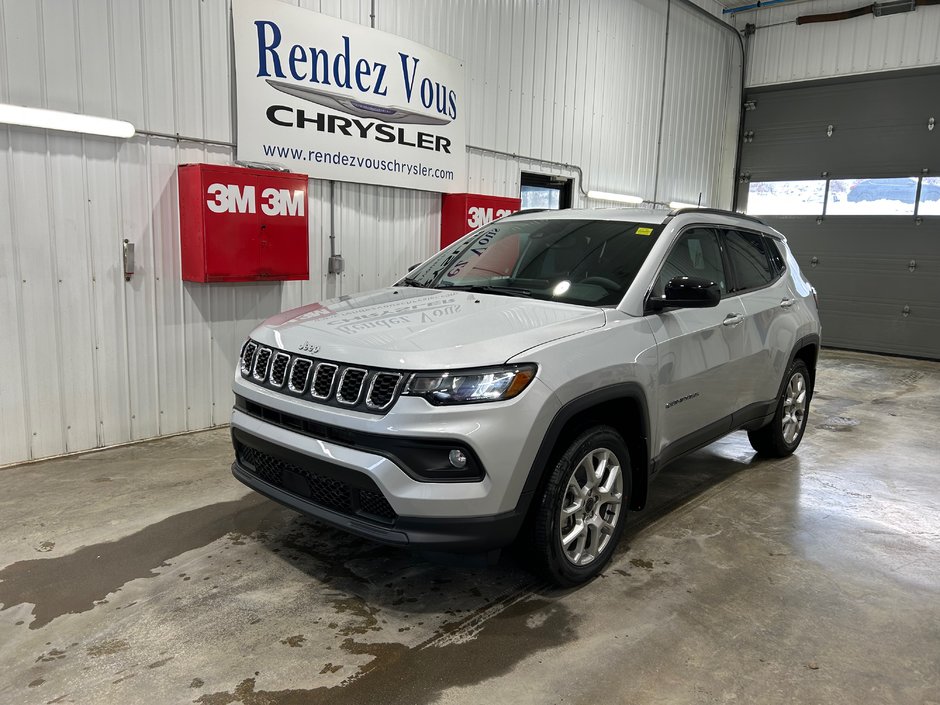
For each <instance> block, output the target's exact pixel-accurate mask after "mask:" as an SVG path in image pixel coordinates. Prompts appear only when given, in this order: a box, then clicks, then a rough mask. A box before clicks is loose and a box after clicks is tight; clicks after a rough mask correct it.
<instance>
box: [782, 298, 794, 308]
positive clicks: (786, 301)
mask: <svg viewBox="0 0 940 705" xmlns="http://www.w3.org/2000/svg"><path fill="white" fill-rule="evenodd" d="M795 303H796V299H782V300H781V301H780V308H790V307H791V306H792V305H793V304H795Z"/></svg>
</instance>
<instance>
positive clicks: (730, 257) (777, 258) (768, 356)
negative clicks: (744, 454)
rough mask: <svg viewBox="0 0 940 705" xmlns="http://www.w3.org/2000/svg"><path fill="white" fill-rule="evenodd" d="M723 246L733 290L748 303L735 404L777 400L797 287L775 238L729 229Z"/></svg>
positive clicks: (791, 331)
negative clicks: (787, 272)
mask: <svg viewBox="0 0 940 705" xmlns="http://www.w3.org/2000/svg"><path fill="white" fill-rule="evenodd" d="M722 237H723V240H724V250H725V254H726V256H727V261H728V263H729V264H730V269H731V281H732V284H731V287H732V292H733V293H734V294H736V295H737V296H738V297H740V300H741V302H742V304H743V306H744V313H745V321H744V324H743V326H742V329H743V332H744V336H745V344H744V351H745V357H744V358H743V359H742V360H741V367H740V370H741V374H740V377H739V378H738V380H737V384H736V385H735V389H736V392H737V401H736V404H735V406H736V409H735V411H737V410H739V409H745V410H746V409H748V407H751V406H752V405H754V404H761V403H762V402H770V401H773V400H774V399H775V398H776V396H777V393H778V391H779V387H780V382H781V380H782V379H783V374H784V372H785V369H784V368H785V367H786V365H787V362H788V361H789V357H790V352H791V351H792V350H793V346H794V344H795V343H796V329H797V319H796V315H795V310H796V309H794V306H795V305H796V303H797V298H796V294H795V292H793V291H791V290H790V286H789V281H790V279H789V277H787V276H785V268H786V263H785V262H784V260H783V257H782V254H781V252H780V250H779V248H778V247H777V245H776V244H775V243H774V242H773V239H772V238H770V237H768V236H766V235H763V234H761V233H758V232H752V231H748V230H741V229H725V230H724V231H723V232H722Z"/></svg>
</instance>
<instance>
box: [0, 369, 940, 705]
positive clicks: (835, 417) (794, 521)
mask: <svg viewBox="0 0 940 705" xmlns="http://www.w3.org/2000/svg"><path fill="white" fill-rule="evenodd" d="M938 434H940V364H936V363H928V362H917V361H911V360H900V359H892V358H884V357H874V356H867V355H860V354H852V353H843V352H832V351H827V352H825V354H824V358H823V360H822V361H821V364H820V372H819V383H818V386H817V395H816V399H815V402H814V406H813V411H812V415H811V418H810V423H809V427H808V429H807V432H806V437H805V438H804V440H803V445H802V446H801V448H800V449H799V451H798V452H797V454H796V456H794V457H791V458H788V459H786V460H782V461H773V462H771V461H759V460H756V459H755V458H754V457H753V453H752V452H751V449H750V447H749V446H748V444H747V438H746V437H745V436H744V434H740V433H739V434H734V435H732V436H729V437H728V438H726V439H725V440H723V441H721V442H719V443H717V444H715V445H713V446H710V447H709V448H706V449H704V450H702V451H699V452H698V453H696V454H694V455H693V456H690V457H688V458H686V459H685V460H682V461H680V462H679V463H677V464H675V465H673V466H672V467H670V468H668V469H667V470H665V471H663V473H662V475H661V477H660V478H659V479H658V482H657V483H656V485H655V487H654V489H653V497H652V501H651V506H650V507H649V508H648V509H647V510H646V511H644V512H643V513H641V514H635V515H633V516H632V517H631V524H630V525H629V526H628V528H627V532H626V534H625V536H624V541H623V542H622V544H621V546H620V548H619V550H618V553H617V555H616V556H615V558H614V561H613V562H612V564H611V565H610V567H609V568H608V569H607V571H606V573H605V574H604V575H603V576H602V577H600V578H598V579H597V580H596V581H594V582H593V583H591V584H590V585H587V586H584V587H582V588H580V589H578V590H572V591H557V590H551V589H547V588H546V587H545V586H544V585H542V584H541V583H539V582H538V581H537V580H535V579H534V578H533V577H532V576H531V575H529V574H528V573H526V572H525V571H524V570H523V569H522V568H521V567H520V566H519V565H518V564H517V563H516V561H515V559H514V558H512V557H509V556H507V557H504V558H503V559H502V560H501V562H500V564H499V565H497V566H495V567H490V568H487V567H480V566H474V565H473V564H472V563H468V562H467V561H466V560H462V561H461V560H453V561H440V560H437V561H434V562H429V561H428V560H425V559H423V558H421V557H419V556H416V555H413V554H411V553H408V552H405V551H400V550H396V549H391V548H385V547H381V546H376V545H373V544H370V543H367V542H365V541H361V540H359V539H356V538H352V537H350V536H347V535H345V534H343V533H340V532H337V531H333V530H330V529H326V528H323V527H321V526H318V525H316V524H314V523H313V522H311V521H309V520H307V519H304V518H303V517H301V516H299V515H297V514H296V513H294V512H291V511H289V510H286V509H283V508H281V507H280V506H279V505H277V504H274V503H273V502H270V501H268V500H266V499H264V498H262V497H260V496H259V495H256V494H254V493H251V492H250V491H248V490H247V489H246V488H244V487H243V486H242V485H241V484H239V483H238V482H236V481H235V480H234V479H233V478H232V477H231V475H230V473H229V468H228V465H229V462H230V455H231V449H230V446H229V441H228V432H227V431H226V430H217V431H210V432H205V433H200V434H194V435H189V436H182V437H178V438H172V439H165V440H160V441H155V442H150V443H144V444H140V445H136V446H131V447H126V448H118V449H113V450H108V451H102V452H99V453H93V454H88V455H84V456H80V457H72V458H64V459H60V460H52V461H48V462H43V463H36V464H32V465H26V466H21V467H14V468H8V469H5V470H3V471H0V479H2V481H3V487H4V490H3V493H2V495H0V565H2V568H0V603H2V609H0V703H24V704H25V703H59V702H70V703H96V704H97V703H120V704H122V705H129V704H134V703H148V704H150V703H182V702H196V703H203V704H204V705H225V704H228V703H243V704H244V705H287V704H291V703H326V702H329V703H331V704H335V705H342V704H344V703H370V704H372V703H403V704H408V705H414V704H418V703H473V704H477V703H482V702H486V703H502V702H513V703H539V704H543V703H598V702H604V703H620V702H629V703H689V704H696V705H698V704H701V703H717V702H722V703H724V702H729V701H735V702H741V703H760V704H761V705H766V704H772V703H801V704H805V703H826V704H827V705H828V704H831V703H851V704H852V705H859V704H864V703H912V704H913V703H917V704H927V703H934V704H935V705H936V704H938V703H940V476H938V471H940V464H938V461H937V454H938V450H940V441H938Z"/></svg>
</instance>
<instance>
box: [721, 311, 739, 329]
mask: <svg viewBox="0 0 940 705" xmlns="http://www.w3.org/2000/svg"><path fill="white" fill-rule="evenodd" d="M743 320H744V316H742V315H741V314H740V313H729V314H728V315H727V316H725V320H723V321H722V322H721V325H723V326H736V325H738V324H739V323H740V322H741V321H743Z"/></svg>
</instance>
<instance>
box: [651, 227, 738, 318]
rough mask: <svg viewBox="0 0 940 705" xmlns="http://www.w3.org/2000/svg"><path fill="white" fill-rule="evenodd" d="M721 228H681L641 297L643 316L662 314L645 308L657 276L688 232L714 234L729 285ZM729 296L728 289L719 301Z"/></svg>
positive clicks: (727, 265)
mask: <svg viewBox="0 0 940 705" xmlns="http://www.w3.org/2000/svg"><path fill="white" fill-rule="evenodd" d="M722 227H723V226H722V225H720V224H718V223H692V224H690V225H687V226H685V227H684V228H682V230H680V231H679V232H678V233H677V234H676V237H675V239H674V240H673V241H672V244H671V245H669V251H668V252H667V253H666V255H665V256H664V257H663V258H662V260H661V261H660V263H659V265H658V266H657V267H656V272H655V273H654V274H653V277H652V279H650V282H649V286H648V287H647V289H646V296H644V297H643V309H644V312H645V315H650V314H656V315H658V314H660V313H662V312H661V311H650V310H649V309H648V308H647V305H648V304H649V300H650V297H651V296H652V295H653V289H654V288H655V287H656V282H658V281H659V275H660V274H662V271H663V268H664V267H665V266H666V262H667V261H669V257H670V255H672V253H673V251H674V250H675V249H676V247H678V246H679V242H680V241H681V240H682V238H683V237H685V235H686V234H687V233H688V232H689V231H690V230H697V229H705V230H711V231H712V232H713V233H714V234H715V238H716V239H717V240H718V250H719V252H720V253H721V267H722V269H723V270H724V275H725V282H726V283H730V281H731V280H730V278H729V276H728V273H729V271H730V269H729V263H728V260H727V256H726V254H725V243H724V238H723V237H722V235H721V231H722ZM729 296H731V290H730V289H729V290H728V291H727V292H726V293H724V292H722V293H721V300H722V301H724V300H725V299H726V298H727V297H729Z"/></svg>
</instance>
